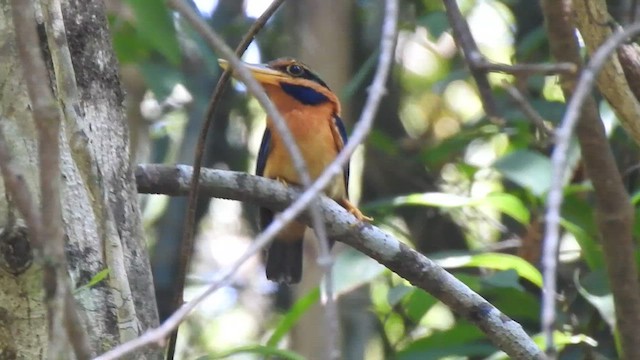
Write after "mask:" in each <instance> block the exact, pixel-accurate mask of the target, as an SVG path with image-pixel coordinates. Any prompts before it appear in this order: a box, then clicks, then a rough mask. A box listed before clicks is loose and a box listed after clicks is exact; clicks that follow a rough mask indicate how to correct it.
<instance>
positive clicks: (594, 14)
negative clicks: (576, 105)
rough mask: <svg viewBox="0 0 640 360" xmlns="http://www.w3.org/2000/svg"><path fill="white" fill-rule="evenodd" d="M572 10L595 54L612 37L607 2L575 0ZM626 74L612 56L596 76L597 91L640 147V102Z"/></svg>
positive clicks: (584, 37)
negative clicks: (639, 119) (630, 86)
mask: <svg viewBox="0 0 640 360" xmlns="http://www.w3.org/2000/svg"><path fill="white" fill-rule="evenodd" d="M573 9H574V15H575V21H576V25H577V28H578V30H580V34H581V35H582V38H583V39H584V42H585V45H586V47H587V49H588V52H589V53H590V54H592V53H593V52H595V51H596V49H597V48H598V47H600V45H601V44H602V43H604V42H605V41H606V40H607V39H609V38H610V37H611V36H612V35H613V31H612V26H609V25H611V24H613V22H612V19H611V16H610V15H609V12H608V11H607V4H606V2H605V1H604V0H590V1H587V0H582V1H574V3H573ZM613 27H614V28H615V27H617V26H613ZM626 73H627V72H625V71H623V68H622V67H621V64H620V61H619V59H618V56H611V57H610V58H609V59H608V61H607V62H606V64H605V65H604V67H603V69H602V71H601V72H600V74H599V75H598V77H597V83H598V90H600V93H602V95H603V96H604V97H605V99H607V102H608V103H609V104H611V107H612V108H613V110H614V111H615V113H616V115H617V116H618V118H619V119H620V124H621V125H622V127H623V128H624V129H625V130H626V131H627V133H628V134H629V136H630V137H631V138H633V139H634V140H635V142H636V143H637V144H640V121H638V118H639V117H640V102H638V100H637V99H636V97H635V95H634V94H633V91H632V90H631V89H630V88H629V83H628V82H627V78H626V77H625V74H626Z"/></svg>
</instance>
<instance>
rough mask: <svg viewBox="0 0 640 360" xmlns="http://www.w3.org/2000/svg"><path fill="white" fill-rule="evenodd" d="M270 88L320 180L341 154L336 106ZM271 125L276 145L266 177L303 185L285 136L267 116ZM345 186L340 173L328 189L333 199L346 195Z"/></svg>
mask: <svg viewBox="0 0 640 360" xmlns="http://www.w3.org/2000/svg"><path fill="white" fill-rule="evenodd" d="M266 90H267V92H268V93H269V97H270V98H271V100H272V101H273V102H274V104H275V105H276V107H277V108H278V110H280V113H281V114H282V116H283V117H284V119H285V121H286V122H287V125H288V127H289V130H290V131H291V134H292V135H293V137H294V139H295V140H296V143H297V145H298V147H299V149H300V151H301V153H302V157H303V158H304V160H305V162H306V164H307V170H308V171H309V175H310V177H311V179H312V180H315V179H317V178H318V176H320V174H321V173H322V171H323V170H324V169H325V168H326V167H327V166H328V165H329V164H330V163H331V162H332V161H333V160H334V159H335V157H336V155H337V154H338V149H337V147H336V143H335V140H334V138H333V133H332V131H331V126H332V121H333V117H332V116H333V114H334V112H335V109H334V108H333V106H332V105H331V104H330V103H327V104H326V105H320V106H304V105H302V104H300V103H297V102H295V101H294V100H292V99H290V98H289V97H288V96H287V95H285V94H280V93H279V92H277V91H274V89H269V88H266ZM270 90H271V91H270ZM274 92H275V94H274ZM267 126H268V127H269V129H270V130H271V134H272V147H271V151H270V153H269V156H268V157H267V162H266V165H265V170H264V176H265V177H268V178H272V179H275V178H279V179H282V180H285V181H287V182H289V183H293V184H301V181H300V177H299V176H298V173H297V171H296V169H295V167H294V166H293V162H292V161H291V157H290V156H289V153H288V151H287V149H286V147H285V145H284V143H283V142H282V137H281V136H280V135H279V134H278V131H277V130H276V129H275V127H274V126H273V124H272V122H271V119H267ZM345 189H346V184H344V179H343V177H342V175H339V176H336V177H335V178H334V179H333V180H332V181H331V183H330V184H329V185H328V186H327V188H326V189H325V192H326V193H327V195H328V196H330V197H331V198H334V199H341V198H344V197H346V191H345Z"/></svg>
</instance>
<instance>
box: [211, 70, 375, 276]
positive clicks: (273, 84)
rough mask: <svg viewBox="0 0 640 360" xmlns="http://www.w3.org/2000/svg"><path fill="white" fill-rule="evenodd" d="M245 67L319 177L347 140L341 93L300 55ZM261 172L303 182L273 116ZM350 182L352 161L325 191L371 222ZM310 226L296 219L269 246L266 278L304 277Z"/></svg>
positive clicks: (264, 220) (267, 214)
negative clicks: (305, 242) (353, 200)
mask: <svg viewBox="0 0 640 360" xmlns="http://www.w3.org/2000/svg"><path fill="white" fill-rule="evenodd" d="M218 62H219V63H220V66H221V67H222V68H223V69H225V70H226V69H227V68H228V67H229V64H228V62H227V61H225V60H222V59H220V60H218ZM245 66H246V67H247V68H248V69H249V71H251V73H252V74H253V76H254V77H255V79H256V80H257V81H258V82H259V83H260V84H261V85H262V87H263V88H264V90H265V92H266V93H267V96H268V97H269V99H271V101H272V102H273V104H274V105H275V107H276V108H277V109H278V111H279V112H280V114H282V117H283V118H284V120H285V122H286V124H287V126H288V128H289V131H291V135H293V138H294V140H295V142H296V144H297V145H298V148H299V149H300V152H301V153H302V157H303V158H304V160H305V162H306V165H307V170H308V171H309V176H310V177H311V180H312V181H313V180H315V179H317V178H318V177H319V176H320V174H322V172H323V171H324V169H325V168H326V167H327V166H328V165H329V164H330V163H331V162H332V161H333V160H334V159H335V158H336V156H337V155H338V153H339V152H340V150H342V148H343V147H344V144H345V143H346V142H347V131H346V129H345V127H344V123H343V122H342V119H340V101H339V100H338V97H337V96H336V95H335V94H334V93H333V92H332V91H331V89H329V87H328V86H327V84H326V83H325V82H324V81H322V80H321V79H320V77H318V75H316V74H315V73H314V72H313V71H311V70H310V69H309V67H307V66H306V65H305V64H303V63H301V62H300V61H297V60H295V59H292V58H281V59H276V60H273V61H270V62H269V63H267V64H245ZM256 175H258V176H262V177H266V178H269V179H275V180H278V181H280V182H282V183H284V184H291V185H301V184H302V181H301V179H300V177H299V175H298V173H297V171H296V169H295V166H294V165H293V161H292V160H291V156H290V155H289V153H288V151H287V148H286V147H285V145H284V142H283V140H282V136H281V135H280V134H279V133H278V131H277V130H276V128H275V126H274V124H273V120H272V119H271V118H269V117H267V126H266V129H265V131H264V134H263V136H262V143H261V144H260V150H259V152H258V161H257V165H256ZM348 186H349V163H348V162H347V164H346V165H345V166H344V168H343V170H342V174H338V175H337V176H336V177H335V178H333V179H332V180H331V181H330V182H329V184H328V185H327V187H326V188H325V189H324V193H325V194H326V195H327V196H328V197H330V198H331V199H333V200H335V201H336V202H338V203H339V204H340V205H341V206H342V207H344V208H345V209H346V210H347V211H349V212H350V213H351V214H353V215H354V216H355V217H356V218H357V219H358V220H359V221H371V220H372V219H371V218H369V217H367V216H365V215H363V214H362V212H361V211H360V210H359V209H358V208H357V207H356V206H355V205H353V204H352V203H351V202H350V201H349V191H348ZM273 217H274V213H273V211H271V210H269V209H266V208H261V209H260V226H261V227H262V228H263V229H264V228H265V227H267V226H268V225H269V224H270V223H271V221H273ZM306 228H307V227H306V225H304V224H302V223H300V222H297V221H293V222H292V223H290V224H289V225H287V226H286V227H285V228H284V229H282V231H280V232H279V233H278V235H277V236H276V238H275V239H274V241H273V242H272V243H271V245H270V247H269V249H268V250H267V259H266V275H267V279H269V280H272V281H275V282H278V283H282V284H295V283H298V282H300V278H301V276H302V259H303V253H302V240H303V237H304V233H305V230H306Z"/></svg>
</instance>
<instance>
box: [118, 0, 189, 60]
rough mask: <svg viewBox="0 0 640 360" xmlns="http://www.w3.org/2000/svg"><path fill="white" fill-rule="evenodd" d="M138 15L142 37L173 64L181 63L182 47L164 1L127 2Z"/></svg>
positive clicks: (138, 24)
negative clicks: (179, 44)
mask: <svg viewBox="0 0 640 360" xmlns="http://www.w3.org/2000/svg"><path fill="white" fill-rule="evenodd" d="M126 1H127V3H128V4H129V5H130V6H131V8H132V9H133V12H134V14H135V15H136V24H135V28H136V30H137V31H138V33H139V34H140V37H141V38H142V39H144V40H146V41H148V42H149V43H150V44H151V45H152V46H153V48H155V49H156V50H157V51H158V52H159V53H161V54H162V55H163V56H164V57H166V58H167V60H169V61H170V62H171V63H172V64H174V65H177V64H178V63H179V62H180V47H179V46H178V39H177V37H176V30H175V28H174V26H173V20H172V19H171V14H170V12H169V10H168V9H167V6H166V5H165V1H163V0H126Z"/></svg>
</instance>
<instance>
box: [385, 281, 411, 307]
mask: <svg viewBox="0 0 640 360" xmlns="http://www.w3.org/2000/svg"><path fill="white" fill-rule="evenodd" d="M412 291H414V288H413V287H411V286H407V285H398V286H394V287H392V288H391V289H389V293H388V294H387V302H388V303H389V306H390V307H394V306H396V305H398V303H399V302H401V301H402V300H403V299H404V298H406V297H407V296H408V295H409V294H410V293H411V292H412Z"/></svg>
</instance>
